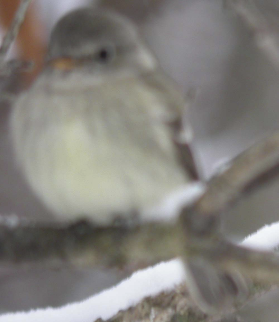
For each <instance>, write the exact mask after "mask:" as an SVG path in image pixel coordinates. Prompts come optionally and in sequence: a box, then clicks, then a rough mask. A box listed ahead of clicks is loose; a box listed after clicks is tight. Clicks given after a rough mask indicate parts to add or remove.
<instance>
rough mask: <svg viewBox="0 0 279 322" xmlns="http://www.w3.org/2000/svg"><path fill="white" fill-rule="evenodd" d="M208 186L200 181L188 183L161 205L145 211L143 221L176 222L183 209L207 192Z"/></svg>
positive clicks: (142, 215) (142, 216)
mask: <svg viewBox="0 0 279 322" xmlns="http://www.w3.org/2000/svg"><path fill="white" fill-rule="evenodd" d="M205 189H206V186H205V184H203V183H202V182H200V181H193V182H192V183H187V184H186V185H185V186H183V187H181V188H180V189H178V190H176V191H174V192H173V193H171V194H170V195H169V196H168V197H167V198H166V199H165V200H164V201H163V202H161V203H160V204H159V205H157V206H155V207H152V208H149V209H147V210H146V211H143V214H141V219H142V220H143V221H145V222H149V221H160V222H162V221H163V222H169V223H171V222H175V221H176V220H177V218H178V216H179V214H180V210H181V209H182V207H185V206H189V205H190V204H192V203H194V202H195V201H196V200H197V199H198V198H199V197H200V196H201V195H202V194H203V193H204V191H205Z"/></svg>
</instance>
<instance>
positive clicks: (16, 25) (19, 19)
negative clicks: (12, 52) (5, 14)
mask: <svg viewBox="0 0 279 322" xmlns="http://www.w3.org/2000/svg"><path fill="white" fill-rule="evenodd" d="M31 1H32V0H21V3H20V5H19V7H18V9H17V12H16V14H15V17H14V19H13V21H12V24H11V26H10V28H9V29H8V31H7V33H6V35H5V37H4V40H3V43H2V45H1V48H0V66H1V65H2V64H3V63H4V59H5V58H6V56H7V53H8V51H9V49H10V47H11V44H12V43H13V41H14V40H15V38H16V37H17V34H18V32H19V29H20V27H21V25H22V23H23V21H24V19H25V15H26V12H27V9H28V7H29V5H30V3H31Z"/></svg>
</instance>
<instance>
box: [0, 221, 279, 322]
mask: <svg viewBox="0 0 279 322" xmlns="http://www.w3.org/2000/svg"><path fill="white" fill-rule="evenodd" d="M241 244H242V245H243V246H246V247H250V248H256V249H260V250H273V249H274V248H275V247H277V246H278V245H279V222H277V223H274V224H271V225H267V226H265V227H263V228H262V229H260V230H258V231H257V232H256V233H254V234H252V235H250V236H248V237H247V238H245V239H244V241H243V242H242V243H241ZM185 278H186V276H185V273H184V269H183V264H182V262H181V261H180V260H179V259H176V260H172V261H169V262H163V263H160V264H158V265H155V266H154V267H150V268H147V269H145V270H141V271H138V272H136V273H134V274H133V275H132V276H131V277H130V278H128V279H127V280H124V281H122V282H121V283H119V284H118V285H116V286H115V287H112V288H111V289H108V290H105V291H103V292H101V293H99V294H97V295H95V296H93V297H91V298H89V299H87V300H85V301H82V302H79V303H73V304H68V305H66V306H63V307H60V308H55V309H54V308H46V309H38V310H32V311H30V312H19V313H8V314H4V315H2V316H0V322H60V321H67V322H94V321H95V320H96V319H98V318H102V319H104V320H106V319H109V318H111V317H112V316H114V315H115V314H116V313H117V312H118V311H120V310H126V309H127V308H129V307H131V306H134V305H136V304H137V303H139V302H140V301H141V300H142V299H143V298H145V297H147V296H155V295H157V294H159V293H161V292H163V291H168V290H171V289H173V288H174V287H175V285H177V284H179V283H181V282H182V281H184V280H185Z"/></svg>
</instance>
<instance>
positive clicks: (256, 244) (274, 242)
mask: <svg viewBox="0 0 279 322" xmlns="http://www.w3.org/2000/svg"><path fill="white" fill-rule="evenodd" d="M242 245H243V246H245V247H249V248H253V249H257V250H263V251H264V250H266V251H268V250H273V249H275V248H276V247H277V246H278V245H279V222H276V223H273V224H271V225H266V226H264V227H262V228H261V229H259V230H258V231H257V232H256V233H254V234H252V235H250V236H247V237H246V238H245V239H244V240H243V242H242Z"/></svg>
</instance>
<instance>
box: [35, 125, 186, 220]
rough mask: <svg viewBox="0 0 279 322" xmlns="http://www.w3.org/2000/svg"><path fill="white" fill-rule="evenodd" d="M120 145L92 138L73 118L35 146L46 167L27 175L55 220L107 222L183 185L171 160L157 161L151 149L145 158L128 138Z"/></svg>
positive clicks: (181, 175) (153, 202)
mask: <svg viewBox="0 0 279 322" xmlns="http://www.w3.org/2000/svg"><path fill="white" fill-rule="evenodd" d="M146 131H148V129H146V128H145V132H146ZM51 140H52V139H51ZM41 142H42V141H41ZM116 142H117V141H116ZM129 142H130V143H129ZM123 144H124V145H125V148H123V145H122V146H118V145H117V144H115V142H114V141H113V140H112V141H111V139H110V137H109V136H105V135H104V136H102V137H94V136H93V137H92V135H91V134H90V133H89V132H87V131H86V128H85V127H84V125H82V124H81V122H80V121H78V120H75V121H73V122H70V123H68V124H67V125H63V126H61V128H60V129H59V130H58V131H57V133H56V136H55V140H53V142H47V143H46V147H45V148H44V147H43V146H42V145H41V151H42V154H43V158H44V162H45V163H46V166H42V167H41V168H40V169H37V171H35V172H34V171H33V175H31V176H36V177H34V180H32V179H31V185H33V188H34V191H35V192H36V193H37V194H38V195H39V197H41V199H43V200H45V202H46V204H47V205H48V206H49V208H50V209H51V210H52V211H53V212H55V213H56V214H57V215H58V216H60V217H61V219H64V218H65V219H73V220H74V219H77V218H85V217H88V218H92V219H93V221H94V222H96V223H98V224H107V223H109V222H111V221H112V220H113V218H114V217H118V216H122V217H125V216H130V215H131V213H135V212H138V213H140V212H141V211H142V210H145V209H147V208H149V207H153V206H154V205H157V204H158V203H159V202H160V201H161V200H163V199H164V198H165V197H167V196H168V194H170V193H172V192H173V191H174V190H175V189H179V188H180V187H181V186H182V185H184V184H185V182H186V179H185V174H184V173H183V169H181V167H180V166H179V165H178V164H177V163H176V162H175V160H174V159H172V158H170V160H169V159H168V158H167V160H163V159H162V158H161V157H160V156H159V157H158V155H157V154H156V151H152V150H150V151H149V152H148V155H147V154H146V151H145V150H141V146H137V144H136V142H135V143H134V144H132V142H131V141H130V140H127V142H125V143H123ZM46 151H47V153H46ZM41 159H42V158H41ZM34 168H35V164H34V167H33V166H32V169H33V170H34ZM38 178H40V179H39V180H38Z"/></svg>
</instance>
